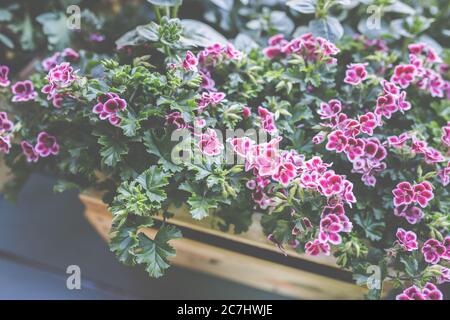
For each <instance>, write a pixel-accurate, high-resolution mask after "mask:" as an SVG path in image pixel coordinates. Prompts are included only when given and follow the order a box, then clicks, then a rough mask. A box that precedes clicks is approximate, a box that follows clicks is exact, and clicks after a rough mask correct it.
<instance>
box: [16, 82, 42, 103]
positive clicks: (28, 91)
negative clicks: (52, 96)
mask: <svg viewBox="0 0 450 320" xmlns="http://www.w3.org/2000/svg"><path fill="white" fill-rule="evenodd" d="M11 91H12V93H13V94H14V97H13V98H12V101H13V102H23V101H29V100H34V99H35V98H36V97H37V92H36V91H34V88H33V83H32V82H31V81H30V80H25V81H18V82H16V84H14V85H13V86H12V87H11Z"/></svg>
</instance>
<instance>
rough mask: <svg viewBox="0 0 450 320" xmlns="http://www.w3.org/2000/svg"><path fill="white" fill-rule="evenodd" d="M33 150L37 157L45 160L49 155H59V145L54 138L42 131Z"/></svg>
mask: <svg viewBox="0 0 450 320" xmlns="http://www.w3.org/2000/svg"><path fill="white" fill-rule="evenodd" d="M34 149H35V151H36V153H37V154H38V155H39V156H41V157H43V158H45V157H48V156H49V155H57V154H58V153H59V144H58V141H57V140H56V137H54V136H52V135H50V134H48V133H47V132H45V131H42V132H41V133H39V135H38V137H37V143H36V146H35V147H34Z"/></svg>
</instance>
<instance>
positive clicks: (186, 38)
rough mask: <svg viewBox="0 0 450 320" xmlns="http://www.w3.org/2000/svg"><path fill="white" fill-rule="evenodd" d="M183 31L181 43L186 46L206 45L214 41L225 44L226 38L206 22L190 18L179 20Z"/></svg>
mask: <svg viewBox="0 0 450 320" xmlns="http://www.w3.org/2000/svg"><path fill="white" fill-rule="evenodd" d="M181 25H182V27H183V33H182V37H181V43H182V44H183V45H184V46H187V47H207V46H210V45H212V44H214V43H216V42H217V43H220V44H222V45H225V44H226V43H227V39H226V38H225V37H224V36H223V35H221V34H220V33H219V32H217V31H216V30H214V29H213V28H211V27H210V26H208V25H207V24H205V23H203V22H200V21H196V20H191V19H183V20H181Z"/></svg>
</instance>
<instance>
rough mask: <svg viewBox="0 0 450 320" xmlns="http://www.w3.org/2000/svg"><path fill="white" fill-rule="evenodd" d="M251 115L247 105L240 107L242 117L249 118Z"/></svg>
mask: <svg viewBox="0 0 450 320" xmlns="http://www.w3.org/2000/svg"><path fill="white" fill-rule="evenodd" d="M251 115H252V111H251V110H250V108H249V107H247V106H246V107H243V108H242V116H243V117H244V118H249V117H250V116H251Z"/></svg>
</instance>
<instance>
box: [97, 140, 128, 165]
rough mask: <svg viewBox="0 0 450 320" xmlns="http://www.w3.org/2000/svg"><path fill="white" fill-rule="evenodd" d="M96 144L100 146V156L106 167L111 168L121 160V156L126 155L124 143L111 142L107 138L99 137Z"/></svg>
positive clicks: (126, 149)
mask: <svg viewBox="0 0 450 320" xmlns="http://www.w3.org/2000/svg"><path fill="white" fill-rule="evenodd" d="M98 143H99V144H101V145H102V148H101V149H100V155H101V156H102V161H103V163H104V164H106V165H107V166H110V167H113V166H115V165H116V164H117V163H119V162H120V161H121V160H122V156H123V155H124V154H127V153H128V146H127V144H126V143H125V142H124V141H117V140H113V139H112V138H110V137H107V136H100V137H99V138H98Z"/></svg>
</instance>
